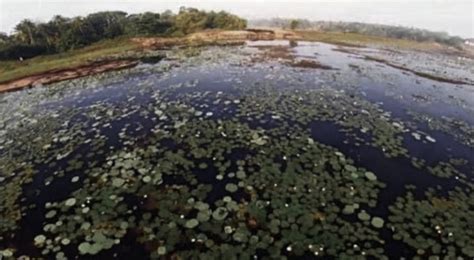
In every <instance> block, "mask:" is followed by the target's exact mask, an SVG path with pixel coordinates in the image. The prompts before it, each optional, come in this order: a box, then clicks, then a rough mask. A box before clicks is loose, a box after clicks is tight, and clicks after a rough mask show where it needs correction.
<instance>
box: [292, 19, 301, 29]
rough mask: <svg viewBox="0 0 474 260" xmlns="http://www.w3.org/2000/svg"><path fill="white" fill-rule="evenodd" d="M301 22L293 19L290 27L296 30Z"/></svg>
mask: <svg viewBox="0 0 474 260" xmlns="http://www.w3.org/2000/svg"><path fill="white" fill-rule="evenodd" d="M299 24H300V22H299V21H298V20H291V22H290V29H291V30H296V29H297V28H298V26H299Z"/></svg>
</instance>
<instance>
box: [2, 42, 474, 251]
mask: <svg viewBox="0 0 474 260" xmlns="http://www.w3.org/2000/svg"><path fill="white" fill-rule="evenodd" d="M294 48H295V49H297V48H298V47H294ZM263 49H264V50H263V51H265V48H263ZM283 49H284V48H283ZM283 49H278V48H277V50H280V51H283ZM255 51H258V50H255V49H254V48H236V47H232V48H230V47H228V48H225V47H219V48H202V49H196V50H195V49H193V51H192V52H193V53H192V54H191V55H184V54H182V53H180V52H183V50H172V51H170V56H171V57H176V59H178V61H179V62H176V60H174V58H173V59H170V60H166V59H165V60H163V61H161V62H160V63H157V64H146V65H145V64H143V65H140V66H138V67H137V68H134V69H130V70H128V71H123V72H114V73H109V74H107V75H102V76H94V77H88V78H84V79H77V80H73V81H69V82H63V83H60V84H56V85H55V86H54V88H53V87H52V88H37V89H34V90H31V92H30V93H28V92H26V91H25V92H22V93H11V94H6V95H3V96H1V97H0V101H1V102H4V103H1V105H0V112H1V113H0V115H1V116H0V125H1V126H4V127H3V128H1V129H2V130H0V254H1V255H2V256H5V257H10V256H14V257H20V256H22V255H28V256H31V257H44V258H54V257H55V258H57V259H66V258H74V257H76V256H79V257H100V258H109V257H114V255H115V257H126V256H127V254H129V255H134V254H135V253H136V254H137V255H139V256H141V257H146V258H153V259H156V258H173V257H177V258H183V259H188V258H206V259H208V258H209V259H219V258H227V257H230V258H232V257H237V258H242V259H249V258H254V257H257V258H264V259H270V258H285V257H288V258H299V257H339V258H377V259H388V258H389V257H390V256H391V253H392V252H389V251H388V250H387V249H388V248H389V245H390V244H391V243H394V240H393V239H395V240H400V241H401V242H402V243H403V244H405V245H406V247H407V248H408V249H410V250H413V254H412V255H415V254H418V255H419V256H420V257H425V256H426V257H427V256H433V255H438V256H440V257H441V256H446V255H448V256H463V257H464V256H472V248H471V247H470V244H469V241H470V240H469V239H472V237H473V234H472V231H470V229H469V226H470V225H472V223H471V222H470V221H471V220H470V219H473V216H471V215H472V213H473V211H472V205H471V202H472V201H474V200H473V198H471V197H472V196H471V195H470V194H471V192H470V191H471V190H470V189H472V185H473V182H472V177H471V175H470V174H471V173H472V172H474V171H472V172H469V171H470V170H472V169H474V168H472V160H471V158H463V157H462V156H457V154H456V156H455V155H452V156H449V157H447V158H444V157H443V158H442V159H443V160H440V159H438V158H436V160H431V159H430V158H425V156H423V157H422V156H419V155H418V154H417V157H415V156H414V155H413V151H412V150H411V149H409V148H411V145H416V147H425V146H427V147H434V146H437V147H439V146H441V145H442V144H444V140H443V138H439V137H438V136H437V135H434V134H433V133H432V132H431V131H421V130H419V129H418V128H417V126H418V125H416V124H415V123H414V122H412V121H409V120H407V119H406V118H402V117H400V116H399V115H398V114H397V115H395V114H392V113H391V112H390V111H388V110H387V109H385V108H384V106H383V105H381V104H380V103H375V102H372V101H369V100H367V99H365V98H364V97H363V96H360V95H354V94H353V92H352V89H350V88H347V89H341V88H337V87H330V86H326V85H324V84H319V83H317V82H316V83H315V80H314V75H313V74H311V73H314V72H309V71H304V70H303V71H301V70H300V69H296V68H293V67H291V66H287V65H285V64H281V63H278V62H274V60H268V61H262V62H261V63H254V62H251V60H252V59H253V58H254V57H252V56H251V55H247V54H249V53H253V52H255ZM284 51H287V50H284ZM184 52H185V51H184ZM294 55H297V53H296V51H295V53H294ZM210 71H217V72H216V73H215V74H212V77H210V76H209V73H210ZM307 73H309V74H307ZM318 73H321V75H320V74H317V76H318V77H319V76H320V77H322V78H324V77H326V76H327V75H328V74H326V73H336V72H335V71H321V72H319V71H318ZM325 75H326V76H325ZM341 77H342V76H341ZM131 86H133V87H131ZM15 104H16V105H15ZM10 105H11V106H10ZM415 121H416V120H415ZM466 124H467V123H466ZM467 126H468V124H467ZM328 129H329V130H328ZM325 131H326V132H325ZM330 141H332V142H330ZM412 142H413V143H412ZM407 143H408V144H409V145H407ZM455 148H458V147H455ZM466 149H468V148H466ZM454 150H455V152H456V149H454ZM354 151H356V153H355V154H356V155H354ZM443 151H444V150H443ZM364 153H373V154H376V153H379V154H380V156H379V157H374V158H379V159H378V160H380V161H378V162H374V161H369V162H368V161H366V160H364V158H363V157H364V155H365V154H364ZM456 158H457V159H456ZM393 162H396V163H398V164H400V165H402V166H403V167H404V168H402V169H403V170H400V171H397V170H398V169H389V167H393V165H394V164H393ZM406 170H409V171H415V170H416V173H417V174H413V173H414V172H405V171H406ZM394 173H395V174H394ZM423 178H430V179H428V180H430V181H433V182H434V183H426V186H423V187H420V189H424V188H426V189H428V192H427V193H426V195H425V197H424V198H419V197H416V196H414V195H413V194H412V191H411V188H407V189H406V190H403V189H402V190H400V187H399V186H397V185H399V184H400V182H402V183H403V184H412V183H414V184H419V183H420V182H417V180H418V179H423ZM399 180H401V181H400V182H398V181H399ZM443 181H449V183H450V184H452V185H453V187H454V188H453V189H452V190H451V189H448V190H447V193H442V192H441V191H440V192H439V194H438V193H437V192H434V190H433V189H431V188H430V187H434V186H435V185H437V184H440V183H443ZM410 187H411V186H410ZM394 190H395V191H396V192H394V193H393V195H392V196H397V197H398V199H397V200H396V201H395V202H394V203H393V205H389V203H387V202H386V201H385V199H386V198H387V194H391V193H392V192H393V191H394ZM443 191H444V190H443ZM405 193H406V194H405ZM381 198H383V199H381ZM386 211H389V212H390V215H389V217H387V215H386V214H383V212H386ZM29 225H30V226H29ZM32 226H33V229H32V231H28V230H29V229H31V227H32ZM437 226H439V227H440V228H438V229H436V227H437ZM433 227H434V232H435V233H433V232H432V229H433ZM437 230H442V233H436V232H437ZM446 232H447V233H446ZM450 232H451V233H452V235H449V234H450ZM386 234H389V236H387V235H386ZM437 234H442V236H441V237H440V236H439V235H437ZM390 236H393V239H392V237H390ZM19 237H21V239H22V240H21V241H28V242H25V243H26V244H28V243H29V244H28V248H27V249H25V247H22V246H21V244H20V242H18V241H20V240H19ZM419 237H421V238H419ZM454 238H455V239H454ZM128 247H130V248H132V249H131V251H133V252H127V251H126V250H125V249H126V248H128ZM31 248H33V249H31ZM122 249H123V250H122ZM28 250H30V251H28Z"/></svg>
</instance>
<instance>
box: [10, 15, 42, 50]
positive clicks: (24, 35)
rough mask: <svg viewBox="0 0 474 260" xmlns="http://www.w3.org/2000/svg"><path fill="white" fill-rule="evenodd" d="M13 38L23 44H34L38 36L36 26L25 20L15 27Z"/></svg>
mask: <svg viewBox="0 0 474 260" xmlns="http://www.w3.org/2000/svg"><path fill="white" fill-rule="evenodd" d="M15 32H16V33H15V38H16V39H17V40H18V41H19V42H21V43H25V44H32V45H34V44H36V39H37V36H38V32H37V28H36V25H35V24H34V23H33V22H32V21H30V20H28V19H25V20H23V21H21V22H20V23H19V24H17V25H16V26H15Z"/></svg>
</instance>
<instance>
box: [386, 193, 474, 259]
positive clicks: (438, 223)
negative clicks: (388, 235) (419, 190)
mask: <svg viewBox="0 0 474 260" xmlns="http://www.w3.org/2000/svg"><path fill="white" fill-rule="evenodd" d="M437 193H438V191H436V190H434V189H430V190H428V191H427V192H426V194H425V196H426V199H422V200H420V199H416V198H415V197H414V195H413V193H411V192H409V193H407V194H406V195H405V196H403V197H399V198H397V201H396V203H395V205H393V206H390V207H389V209H390V212H391V215H390V216H389V222H390V226H391V229H392V230H393V238H394V239H397V240H401V241H403V242H404V243H406V244H407V245H409V246H410V247H411V248H413V249H414V250H416V252H417V254H418V255H420V256H422V257H426V256H427V255H432V256H441V255H445V256H448V257H455V256H457V255H461V254H462V255H465V256H467V257H473V256H474V245H473V244H472V237H473V235H474V233H473V232H474V231H473V229H472V228H471V227H472V219H473V214H474V212H473V211H472V207H473V205H474V204H473V203H474V197H473V193H472V190H470V189H466V190H465V191H464V190H462V189H460V188H456V189H455V190H453V191H450V192H449V195H448V196H447V197H446V198H444V197H440V196H439V195H438V194H437Z"/></svg>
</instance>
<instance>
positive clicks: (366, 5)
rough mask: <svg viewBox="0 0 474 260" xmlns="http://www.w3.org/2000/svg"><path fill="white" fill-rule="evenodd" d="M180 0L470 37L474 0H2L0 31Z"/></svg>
mask: <svg viewBox="0 0 474 260" xmlns="http://www.w3.org/2000/svg"><path fill="white" fill-rule="evenodd" d="M180 6H187V7H196V8H201V9H206V10H226V11H229V12H232V13H235V14H238V15H240V16H243V17H245V18H248V19H255V18H272V17H281V18H294V17H297V18H306V19H310V20H329V21H359V22H370V23H383V24H390V25H404V26H412V27H419V28H425V29H430V30H434V31H446V32H448V33H450V34H452V35H458V36H462V37H466V38H474V14H473V13H474V0H296V1H292V0H270V1H268V0H253V1H251V0H234V1H233V0H204V1H199V0H178V1H170V0H155V1H152V0H0V31H4V32H9V33H10V32H12V29H13V27H14V26H15V24H16V23H18V22H19V21H20V20H22V19H25V18H29V19H32V20H33V21H47V20H49V19H50V18H51V17H53V15H55V14H61V15H63V16H68V17H71V16H77V15H86V14H88V13H91V12H97V11H104V10H122V11H125V12H128V13H138V12H145V11H153V12H162V11H164V10H166V9H170V10H172V11H174V12H176V11H177V10H178V9H179V7H180Z"/></svg>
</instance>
